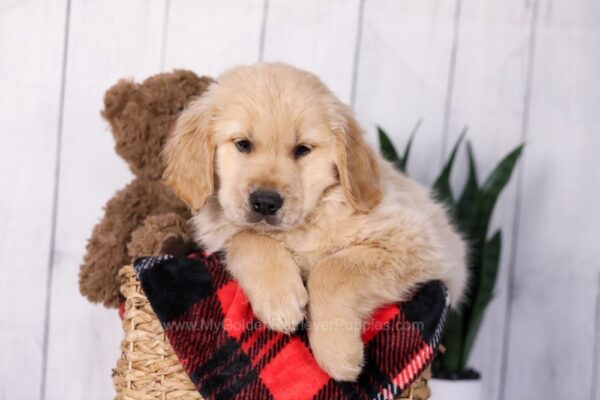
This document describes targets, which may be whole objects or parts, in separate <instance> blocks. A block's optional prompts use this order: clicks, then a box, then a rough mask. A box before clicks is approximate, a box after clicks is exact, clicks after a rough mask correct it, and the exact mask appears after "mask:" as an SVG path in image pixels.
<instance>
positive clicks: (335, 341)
mask: <svg viewBox="0 0 600 400" xmlns="http://www.w3.org/2000/svg"><path fill="white" fill-rule="evenodd" d="M338 322H339V321H338ZM338 322H334V321H332V322H330V323H325V322H320V323H319V324H324V325H322V326H315V325H313V326H311V330H310V331H309V335H308V338H309V341H310V347H311V350H312V352H313V354H314V356H315V359H316V360H317V363H318V364H319V366H320V367H321V368H323V370H324V371H325V372H327V374H328V375H329V376H331V377H332V378H333V379H335V380H336V381H350V382H354V381H356V379H357V378H358V375H359V374H360V372H361V371H362V367H363V364H364V345H363V342H362V340H361V336H360V333H357V332H356V331H352V330H348V329H347V327H340V326H337V325H339V324H338ZM342 323H343V322H342ZM313 324H315V323H313ZM327 324H329V325H330V326H327Z"/></svg>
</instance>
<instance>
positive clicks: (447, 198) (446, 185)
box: [433, 128, 467, 206]
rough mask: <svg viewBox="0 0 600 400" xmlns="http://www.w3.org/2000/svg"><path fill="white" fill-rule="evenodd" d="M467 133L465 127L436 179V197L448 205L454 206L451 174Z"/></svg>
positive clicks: (434, 188) (434, 186)
mask: <svg viewBox="0 0 600 400" xmlns="http://www.w3.org/2000/svg"><path fill="white" fill-rule="evenodd" d="M466 133H467V129H466V128H465V129H463V131H462V132H461V134H460V136H459V137H458V140H457V141H456V143H455V144H454V148H453V149H452V152H451V153H450V157H449V158H448V161H446V165H444V168H443V169H442V172H441V173H440V175H439V176H438V178H437V179H436V180H435V183H434V184H433V192H434V194H435V196H436V198H437V199H438V200H439V201H441V202H443V203H446V204H447V205H448V206H452V205H453V202H454V199H453V196H452V188H450V174H451V173H452V167H453V166H454V160H455V159H456V153H458V148H459V147H460V143H461V142H462V140H463V138H464V137H465V134H466Z"/></svg>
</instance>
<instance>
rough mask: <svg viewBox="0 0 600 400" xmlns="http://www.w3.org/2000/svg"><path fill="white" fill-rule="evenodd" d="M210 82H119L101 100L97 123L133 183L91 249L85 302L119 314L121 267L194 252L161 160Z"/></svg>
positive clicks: (162, 77)
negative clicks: (106, 126) (105, 127)
mask: <svg viewBox="0 0 600 400" xmlns="http://www.w3.org/2000/svg"><path fill="white" fill-rule="evenodd" d="M212 82H213V80H212V79H210V78H207V77H202V78H200V77H198V76H196V75H195V74H194V73H192V72H189V71H182V70H177V71H174V72H172V73H163V74H158V75H156V76H153V77H151V78H148V79H146V80H145V81H144V82H143V83H141V84H136V83H134V82H132V81H128V80H121V81H119V82H118V83H117V84H116V85H114V86H113V87H112V88H110V89H109V90H108V92H106V95H105V97H104V110H103V111H102V116H103V117H104V118H105V119H106V120H107V121H108V122H109V123H110V126H111V129H112V133H113V136H114V138H115V142H116V146H115V149H116V152H117V153H118V154H119V155H120V156H121V157H123V158H124V159H125V160H126V161H127V163H128V164H129V167H130V169H131V171H132V172H133V173H134V174H135V178H134V180H133V181H132V182H131V183H129V184H128V185H127V186H126V187H125V188H123V189H121V190H120V191H119V192H117V193H116V194H115V196H114V197H113V198H112V199H110V200H109V201H108V203H107V204H106V207H105V214H104V217H103V218H102V220H101V221H100V222H99V223H98V224H97V225H96V226H95V227H94V230H93V232H92V236H91V238H90V239H89V241H88V244H87V253H86V255H85V257H84V260H83V265H82V266H81V270H80V273H79V288H80V291H81V293H82V294H83V295H84V296H86V297H87V298H88V299H89V300H90V301H92V302H98V303H103V304H104V305H105V306H107V307H117V306H118V305H119V303H120V301H121V296H120V293H119V284H120V283H119V280H118V271H119V269H120V268H121V267H122V266H123V265H126V264H129V263H130V262H131V260H132V259H133V258H135V257H138V256H142V255H148V256H150V255H158V254H164V253H169V254H182V253H183V252H185V251H187V250H188V249H189V248H191V246H193V244H192V241H191V238H190V235H189V233H188V231H187V226H186V223H187V220H188V219H189V218H190V212H189V210H188V208H187V207H186V205H185V204H184V203H183V202H181V201H180V200H179V199H178V198H177V197H175V195H174V194H173V193H172V192H171V190H170V189H169V188H167V187H166V186H164V185H163V184H162V183H161V177H162V174H163V165H162V162H161V160H160V153H161V150H162V147H163V145H164V142H165V140H166V138H167V135H168V134H169V130H170V129H171V126H172V124H173V123H174V122H175V119H176V118H177V116H178V114H179V113H180V112H181V111H182V110H183V108H184V107H185V106H186V105H187V103H188V102H189V101H190V100H192V99H193V98H195V97H198V96H200V95H201V94H202V93H203V92H204V91H205V90H206V88H207V87H208V85H210V84H211V83H212Z"/></svg>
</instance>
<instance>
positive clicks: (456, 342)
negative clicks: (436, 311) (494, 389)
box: [438, 310, 465, 372]
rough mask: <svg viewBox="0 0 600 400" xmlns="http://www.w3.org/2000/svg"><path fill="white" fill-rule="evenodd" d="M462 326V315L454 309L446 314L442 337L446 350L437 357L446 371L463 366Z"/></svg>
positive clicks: (457, 369)
mask: <svg viewBox="0 0 600 400" xmlns="http://www.w3.org/2000/svg"><path fill="white" fill-rule="evenodd" d="M463 326H464V322H463V315H462V314H460V313H458V312H457V311H456V310H451V311H450V315H449V316H448V322H447V325H446V332H445V333H444V338H443V339H442V344H443V345H444V347H445V348H446V351H445V352H444V353H440V354H438V357H440V358H441V360H442V366H443V367H444V370H446V371H449V372H459V371H462V370H463V369H464V368H465V366H464V365H462V362H461V361H462V353H463V351H462V344H463Z"/></svg>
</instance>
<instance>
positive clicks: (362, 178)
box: [334, 107, 382, 213]
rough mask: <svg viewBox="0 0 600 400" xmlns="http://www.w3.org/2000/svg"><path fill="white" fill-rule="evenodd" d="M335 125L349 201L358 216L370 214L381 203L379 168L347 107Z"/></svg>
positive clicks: (339, 161)
mask: <svg viewBox="0 0 600 400" xmlns="http://www.w3.org/2000/svg"><path fill="white" fill-rule="evenodd" d="M341 114H342V117H343V119H342V121H341V123H339V124H336V126H335V127H334V132H336V136H337V141H338V143H337V162H336V164H337V169H338V172H339V176H340V183H341V184H342V188H343V189H344V194H345V195H346V198H347V199H348V201H349V202H350V204H351V205H352V207H354V209H355V210H356V211H358V212H363V213H365V212H369V211H371V210H372V209H373V208H374V207H375V206H376V205H377V204H379V202H380V201H381V196H382V195H381V189H380V186H379V165H378V163H377V158H376V157H375V154H374V153H373V150H372V149H371V147H369V145H368V144H367V142H366V141H365V139H364V135H363V132H362V129H361V128H360V126H359V125H358V122H357V121H356V119H355V118H354V117H353V116H352V113H351V111H350V110H349V109H347V108H346V107H343V110H342V111H341Z"/></svg>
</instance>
